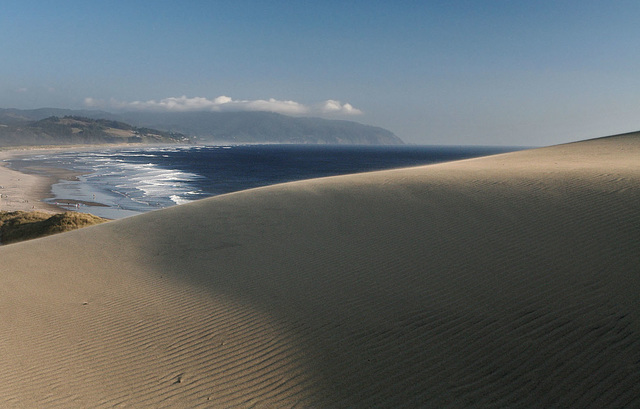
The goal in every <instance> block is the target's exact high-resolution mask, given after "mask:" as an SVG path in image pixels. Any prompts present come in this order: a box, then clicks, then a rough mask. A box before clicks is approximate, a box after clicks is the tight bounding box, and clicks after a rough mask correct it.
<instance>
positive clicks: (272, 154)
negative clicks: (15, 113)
mask: <svg viewBox="0 0 640 409" xmlns="http://www.w3.org/2000/svg"><path fill="white" fill-rule="evenodd" d="M518 149H519V148H510V147H477V146H327V145H228V146H158V147H149V146H145V147H139V148H131V147H126V148H117V149H115V148H114V149H98V148H97V149H96V150H93V151H82V152H59V153H47V154H41V155H34V156H30V157H24V158H15V159H12V160H10V161H9V166H10V167H13V168H16V169H19V170H21V171H29V169H38V168H40V169H41V168H64V169H68V170H71V171H74V172H76V173H77V174H79V175H80V176H78V177H77V180H62V181H59V182H58V183H56V184H54V185H53V186H52V192H51V198H49V199H47V202H50V203H55V204H57V205H58V206H61V207H64V208H67V209H68V210H74V211H81V212H87V213H92V214H94V215H97V216H101V217H106V218H110V219H119V218H123V217H128V216H133V215H136V214H140V213H144V212H148V211H151V210H156V209H161V208H165V207H169V206H173V205H177V204H183V203H188V202H191V201H193V200H197V199H202V198H206V197H210V196H215V195H220V194H225V193H230V192H235V191H239V190H245V189H250V188H255V187H260V186H266V185H272V184H276V183H282V182H290V181H295V180H302V179H310V178H317V177H323V176H334V175H343V174H350V173H359V172H368V171H374V170H383V169H392V168H402V167H408V166H417V165H425V164H433V163H438V162H446V161H452V160H459V159H466V158H472V157H478V156H485V155H490V154H496V153H503V152H509V151H515V150H518ZM65 203H69V204H68V205H67V204H65Z"/></svg>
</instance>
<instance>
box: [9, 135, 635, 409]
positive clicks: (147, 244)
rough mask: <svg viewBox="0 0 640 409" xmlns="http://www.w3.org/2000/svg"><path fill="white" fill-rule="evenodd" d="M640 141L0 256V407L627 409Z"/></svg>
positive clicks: (270, 200) (474, 165)
mask: <svg viewBox="0 0 640 409" xmlns="http://www.w3.org/2000/svg"><path fill="white" fill-rule="evenodd" d="M639 203H640V136H638V135H624V136H618V137H612V138H604V139H598V140H591V141H585V142H580V143H574V144H567V145H561V146H556V147H550V148H543V149H535V150H530V151H522V152H516V153H510V154H504V155H497V156H493V157H487V158H476V159H470V160H464V161H459V162H452V163H446V164H438V165H432V166H425V167H418V168H411V169H402V170H395V171H383V172H375V173H370V174H361V175H353V176H341V177H334V178H325V179H316V180H311V181H303V182H294V183H289V184H284V185H278V186H271V187H266V188H259V189H254V190H250V191H246V192H239V193H233V194H229V195H224V196H219V197H215V198H210V199H206V200H202V201H199V202H194V203H191V204H187V205H182V206H177V207H173V208H170V209H165V210H161V211H157V212H151V213H147V214H144V215H141V216H136V217H133V218H128V219H122V220H119V221H114V222H110V223H107V224H103V225H99V226H93V227H89V228H86V229H82V230H78V231H74V232H70V233H64V234H61V235H58V236H52V237H48V238H43V239H38V240H34V241H31V242H24V243H19V244H14V245H8V246H5V247H2V248H0V272H1V274H0V291H1V292H2V295H1V296H0V311H2V313H1V314H0V325H1V328H2V331H0V353H1V354H2V357H3V359H2V361H1V363H0V369H1V370H2V374H3V382H0V406H1V407H64V408H69V407H125V406H126V407H236V406H237V407H293V406H297V407H345V408H346V407H349V408H353V407H434V408H443V407H444V408H457V407H461V408H462V407H495V408H504V407H594V408H595V407H597V408H606V407H610V408H621V407H640V315H639V314H640V251H639V250H638V249H639V246H640V207H639V205H638V204H639Z"/></svg>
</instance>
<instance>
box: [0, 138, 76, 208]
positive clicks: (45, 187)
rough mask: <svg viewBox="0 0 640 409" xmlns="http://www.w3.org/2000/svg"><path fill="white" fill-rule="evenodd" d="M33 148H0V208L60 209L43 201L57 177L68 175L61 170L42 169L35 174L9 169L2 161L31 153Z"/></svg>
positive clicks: (61, 177)
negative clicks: (39, 172)
mask: <svg viewBox="0 0 640 409" xmlns="http://www.w3.org/2000/svg"><path fill="white" fill-rule="evenodd" d="M34 151H35V150H32V149H24V150H17V149H16V150H0V194H1V195H2V197H0V210H5V211H16V210H24V211H29V210H40V211H46V212H52V213H58V212H60V211H61V209H59V208H58V207H56V206H52V205H49V204H47V203H45V202H43V201H42V200H43V199H46V198H47V197H49V194H50V191H51V185H52V184H53V183H56V182H57V181H58V180H59V179H63V178H65V177H69V176H70V175H68V174H66V173H61V170H59V171H58V172H56V170H55V169H49V170H43V174H41V175H35V174H28V173H23V172H18V171H16V170H13V169H9V168H7V167H6V166H5V164H4V163H3V162H2V161H3V160H5V159H8V158H10V157H16V156H20V155H30V154H33V152H34Z"/></svg>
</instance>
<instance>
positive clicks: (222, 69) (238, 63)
mask: <svg viewBox="0 0 640 409" xmlns="http://www.w3.org/2000/svg"><path fill="white" fill-rule="evenodd" d="M638 21H640V2H636V1H598V2H596V1H589V0H584V1H528V2H527V1H487V0H485V1H374V0H369V1H331V0H329V1H241V0H240V1H238V0H235V1H189V0H183V1H162V0H155V1H135V0H128V1H117V0H114V1H106V0H105V1H87V0H83V1H66V0H59V1H53V0H51V1H44V0H42V1H32V0H19V1H14V0H3V1H2V2H1V3H0V38H1V39H2V41H0V61H2V62H1V63H0V107H4V108H9V107H15V108H40V107H60V108H95V109H104V110H110V111H115V110H122V109H137V110H147V109H149V110H189V109H192V110H195V109H209V110H259V109H260V110H261V109H264V110H272V111H275V112H281V113H288V114H294V115H307V116H322V117H326V118H335V119H348V120H355V121H358V122H361V123H366V124H372V125H377V126H382V127H385V128H387V129H390V130H391V131H393V132H395V133H396V134H397V135H398V136H400V137H401V138H402V139H404V140H405V141H406V142H409V143H419V144H479V145H486V144H491V145H548V144H554V143H562V142H568V141H574V140H580V139H586V138H591V137H598V136H604V135H610V134H615V133H621V132H629V131H635V130H640V55H639V54H640V47H638V44H640V26H639V25H638Z"/></svg>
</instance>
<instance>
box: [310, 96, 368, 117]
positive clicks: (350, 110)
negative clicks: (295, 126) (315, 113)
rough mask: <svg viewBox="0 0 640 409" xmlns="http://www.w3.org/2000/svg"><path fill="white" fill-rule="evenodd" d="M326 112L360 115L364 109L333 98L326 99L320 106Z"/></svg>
mask: <svg viewBox="0 0 640 409" xmlns="http://www.w3.org/2000/svg"><path fill="white" fill-rule="evenodd" d="M320 109H321V110H322V112H324V113H325V114H338V113H339V114H345V115H360V114H362V111H361V110H359V109H357V108H354V107H353V106H352V105H351V104H349V103H345V104H343V103H341V102H340V101H336V100H333V99H328V100H326V101H325V102H324V103H323V104H322V106H321V107H320Z"/></svg>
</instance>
